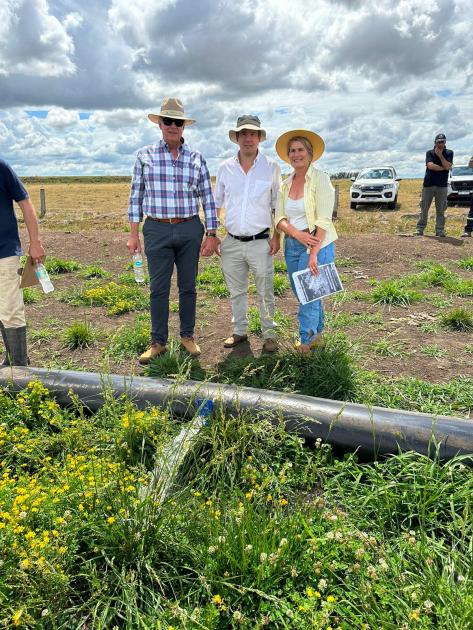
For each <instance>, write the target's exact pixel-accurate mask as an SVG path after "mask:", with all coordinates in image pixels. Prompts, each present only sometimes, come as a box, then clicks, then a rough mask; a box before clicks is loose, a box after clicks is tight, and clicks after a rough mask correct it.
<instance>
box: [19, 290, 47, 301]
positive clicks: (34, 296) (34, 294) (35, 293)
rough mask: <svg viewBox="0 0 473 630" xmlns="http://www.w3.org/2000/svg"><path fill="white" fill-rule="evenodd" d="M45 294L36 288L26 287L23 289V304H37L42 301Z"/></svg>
mask: <svg viewBox="0 0 473 630" xmlns="http://www.w3.org/2000/svg"><path fill="white" fill-rule="evenodd" d="M42 295H43V292H42V291H41V293H40V291H39V289H37V288H35V287H26V288H25V289H23V302H24V303H25V304H36V303H37V302H40V301H41V298H42Z"/></svg>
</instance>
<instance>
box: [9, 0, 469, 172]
mask: <svg viewBox="0 0 473 630" xmlns="http://www.w3.org/2000/svg"><path fill="white" fill-rule="evenodd" d="M84 7H86V8H84ZM472 33H473V12H472V6H471V0H429V2H425V0H398V1H397V2H395V3H393V2H392V0H239V1H238V2H235V0H159V1H156V2H151V1H149V2H141V3H140V2H130V0H88V2H87V3H84V2H83V1H82V0H81V1H80V2H79V0H0V104H1V110H0V156H1V157H3V158H4V159H6V160H7V161H9V162H10V163H11V164H12V165H13V166H14V168H15V169H16V170H17V172H18V173H19V174H21V175H61V174H63V175H64V174H69V175H82V174H91V175H92V174H95V175H102V174H103V175H108V174H110V175H112V174H129V173H130V172H131V169H132V165H133V162H134V156H135V153H136V151H137V149H138V148H139V147H141V146H143V145H145V144H148V143H151V142H154V141H155V139H156V138H157V137H158V135H159V128H158V127H156V126H155V125H153V124H152V123H150V122H149V121H148V120H147V117H146V114H147V113H148V112H156V111H159V107H160V103H161V100H162V98H163V97H164V96H166V95H174V96H179V97H181V98H182V99H183V101H184V105H185V108H186V114H187V115H189V116H192V117H193V118H196V119H197V124H196V125H194V126H193V127H192V128H190V129H189V130H188V131H187V132H186V139H187V140H188V141H189V143H190V144H191V145H192V146H194V147H195V148H198V149H199V150H200V151H202V153H203V154H204V155H205V157H206V158H207V161H208V164H209V167H210V170H211V172H212V173H214V172H215V171H216V168H217V165H218V163H219V161H220V160H222V159H224V158H226V157H228V156H230V155H231V154H232V153H233V152H234V150H235V145H233V144H232V143H231V142H230V140H229V139H228V129H229V128H230V127H232V126H234V123H235V121H236V118H237V116H238V115H239V114H242V113H253V114H258V115H259V116H260V118H261V120H262V122H263V124H264V126H265V127H266V128H267V130H268V140H267V142H266V143H265V144H264V145H263V149H264V150H265V151H266V152H267V153H269V154H270V155H273V156H274V155H275V154H274V141H275V139H276V137H277V136H278V134H279V133H281V132H283V131H285V130H288V129H291V128H295V127H303V128H308V129H312V130H314V131H317V132H318V133H320V134H321V135H322V136H323V137H324V139H325V141H326V145H327V149H326V152H325V154H324V156H323V157H322V158H321V160H320V166H321V167H322V168H324V169H325V170H327V171H329V172H331V173H335V172H337V171H340V170H359V169H360V168H361V167H363V166H368V165H370V164H375V163H384V164H392V165H394V166H395V167H396V168H397V170H398V172H399V174H401V175H404V176H420V175H421V174H422V173H423V163H424V156H425V151H426V150H427V149H429V148H431V146H432V143H433V138H434V136H435V134H436V133H438V132H439V131H443V132H445V133H446V134H447V138H448V146H449V147H450V148H452V149H454V151H455V154H456V163H457V164H459V163H461V162H464V160H465V158H467V157H469V156H470V155H472V154H473V36H472Z"/></svg>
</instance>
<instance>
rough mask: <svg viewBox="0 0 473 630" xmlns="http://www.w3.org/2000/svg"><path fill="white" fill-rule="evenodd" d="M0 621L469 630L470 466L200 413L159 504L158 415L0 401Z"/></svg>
mask: <svg viewBox="0 0 473 630" xmlns="http://www.w3.org/2000/svg"><path fill="white" fill-rule="evenodd" d="M0 410H1V423H0V455H1V458H2V462H1V468H2V474H1V477H0V550H1V557H2V562H1V567H0V622H1V623H2V625H3V626H4V627H7V628H13V627H25V628H41V629H45V630H46V629H52V628H53V629H69V628H77V629H81V630H86V629H89V628H94V629H95V630H109V629H112V628H126V629H127V630H134V629H136V628H143V630H144V629H148V628H153V629H157V630H177V629H178V628H179V629H183V630H187V629H189V630H194V629H195V630H203V629H204V630H226V629H230V628H233V629H236V628H246V629H248V630H255V629H258V630H264V629H265V628H271V629H278V630H279V629H281V630H282V629H285V630H314V629H325V630H329V629H332V630H335V629H336V630H367V629H368V628H372V629H374V628H376V629H378V628H382V629H383V630H399V629H400V628H404V629H417V628H422V629H432V630H434V629H439V628H440V629H444V630H452V629H455V630H465V629H468V628H471V627H472V619H473V597H472V587H473V579H472V577H473V575H472V565H471V548H472V545H473V521H472V518H471V495H472V492H473V471H472V469H471V468H468V467H466V466H465V465H464V462H462V460H461V459H457V460H453V461H451V462H450V463H448V464H446V465H439V463H438V462H436V461H431V460H429V459H427V458H424V457H421V456H417V455H415V454H412V453H407V454H404V455H397V456H394V457H392V458H390V459H389V460H387V461H384V462H377V463H376V464H374V465H373V464H362V463H359V462H358V461H357V459H356V457H355V456H347V457H345V458H343V459H340V458H336V457H334V456H333V454H332V452H331V449H330V447H329V446H328V445H326V444H324V443H322V442H320V441H317V442H316V444H315V446H314V448H312V449H307V448H306V447H305V446H304V445H303V443H302V442H301V441H300V440H299V439H298V438H296V437H294V436H291V435H288V434H286V433H285V432H284V430H283V429H282V427H275V426H273V425H272V424H270V423H269V422H268V419H267V418H266V417H264V416H262V415H260V416H257V415H255V414H254V413H253V414H247V415H238V416H236V417H225V416H222V414H221V413H219V412H218V410H216V412H215V414H214V415H213V417H212V418H211V419H210V422H209V424H208V425H206V426H204V428H203V429H202V430H201V432H200V433H199V435H198V437H197V438H195V439H194V440H193V442H192V447H191V450H190V451H189V453H188V455H187V457H186V458H185V459H184V463H183V465H182V467H181V468H180V469H179V470H178V471H172V474H173V476H174V473H178V474H177V476H175V477H173V479H174V481H173V484H172V490H171V493H170V494H168V495H167V496H166V499H165V500H162V499H161V498H160V497H161V496H162V494H161V492H160V489H161V487H162V485H163V483H164V479H163V478H159V479H158V483H157V485H155V486H153V488H152V490H146V488H147V487H148V484H149V482H150V479H151V470H152V468H153V464H154V463H155V454H156V456H157V457H158V459H159V457H160V456H161V455H162V454H163V453H164V448H165V444H166V443H169V441H170V439H171V438H172V436H173V435H174V434H175V432H176V428H175V427H176V425H175V422H174V419H173V418H172V417H171V416H170V415H169V413H168V412H166V411H162V410H159V409H156V408H149V409H148V410H146V411H139V410H137V409H136V408H135V407H134V406H133V404H132V403H131V402H130V401H127V400H120V401H116V400H113V398H112V397H109V400H108V402H107V403H106V404H105V405H104V406H103V407H102V408H101V410H100V411H99V412H98V413H97V414H96V415H95V416H93V417H88V416H87V415H86V414H85V413H84V410H83V409H82V407H81V405H80V404H79V403H76V404H74V405H73V406H72V407H71V408H70V409H68V410H64V409H60V408H59V407H58V406H57V404H56V403H55V401H54V399H53V398H52V397H51V395H50V394H49V393H48V392H47V391H46V390H45V389H44V388H43V387H42V386H41V385H40V384H38V383H31V384H30V385H29V386H28V388H27V389H26V390H24V391H23V392H20V393H19V394H18V395H16V396H14V397H12V396H10V395H8V394H6V393H4V392H1V391H0Z"/></svg>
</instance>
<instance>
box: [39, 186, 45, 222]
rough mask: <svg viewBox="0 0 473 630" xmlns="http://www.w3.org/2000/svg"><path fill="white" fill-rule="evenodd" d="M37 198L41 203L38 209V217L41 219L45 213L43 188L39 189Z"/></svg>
mask: <svg viewBox="0 0 473 630" xmlns="http://www.w3.org/2000/svg"><path fill="white" fill-rule="evenodd" d="M39 199H40V204H41V209H40V211H39V218H40V219H42V218H43V217H44V215H45V214H46V191H45V190H44V188H40V189H39Z"/></svg>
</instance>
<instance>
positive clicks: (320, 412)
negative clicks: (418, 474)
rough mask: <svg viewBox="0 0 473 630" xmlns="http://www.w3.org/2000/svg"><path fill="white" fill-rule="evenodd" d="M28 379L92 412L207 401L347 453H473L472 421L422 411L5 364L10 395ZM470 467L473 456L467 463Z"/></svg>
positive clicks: (191, 407)
mask: <svg viewBox="0 0 473 630" xmlns="http://www.w3.org/2000/svg"><path fill="white" fill-rule="evenodd" d="M31 380H39V381H41V382H42V383H43V384H44V386H45V387H47V389H49V390H50V391H51V393H52V394H53V395H54V396H55V398H56V400H57V402H58V403H59V404H60V405H61V406H67V405H68V404H70V403H71V397H70V392H73V393H74V394H75V396H77V397H78V398H79V400H80V401H81V402H82V404H83V405H85V406H86V407H87V408H88V409H89V410H90V411H91V412H95V411H97V410H98V409H99V408H100V407H101V405H102V404H103V402H104V400H105V399H106V397H107V394H106V391H107V390H108V392H109V394H108V395H109V396H110V395H113V396H114V397H115V398H119V397H120V396H122V395H123V394H126V395H127V396H128V397H129V398H130V399H131V400H133V402H134V403H135V404H136V405H137V406H138V407H139V408H145V407H146V406H147V405H148V404H151V405H154V406H157V407H161V408H166V407H169V408H170V409H171V411H172V412H173V414H175V415H177V416H181V417H187V418H190V417H193V416H194V415H195V412H196V409H197V402H196V401H197V399H202V398H203V399H207V398H210V399H212V400H213V401H214V404H216V405H217V406H218V405H221V406H222V410H223V411H224V412H225V413H229V414H234V413H238V412H239V411H246V412H251V413H254V414H255V417H256V416H258V414H261V413H262V412H264V413H265V414H267V415H268V417H270V418H274V419H275V421H278V420H279V419H280V418H283V419H284V421H285V426H286V429H287V430H288V431H289V432H296V433H298V434H299V435H300V436H302V437H305V438H308V439H311V440H314V439H317V438H321V439H322V440H324V441H327V442H329V443H330V444H332V445H333V446H334V447H335V448H337V449H341V450H343V451H354V450H357V451H358V452H359V453H360V454H361V455H363V456H365V457H366V456H367V457H370V458H373V457H377V456H381V455H388V454H394V453H398V452H399V451H416V452H418V453H421V454H423V455H434V454H435V448H436V445H437V447H438V452H439V456H440V458H441V459H442V460H448V459H451V458H452V457H455V456H456V455H473V423H472V421H468V420H467V419H462V418H454V417H449V416H433V415H430V414H425V413H416V412H412V411H402V410H398V409H385V408H383V407H367V406H365V405H359V404H355V403H345V402H340V401H336V400H327V399H325V398H312V397H310V396H301V395H298V394H285V393H282V392H276V391H269V390H264V389H254V388H250V387H235V386H232V385H223V384H220V383H202V382H198V381H185V382H182V383H177V382H176V381H173V380H169V379H156V378H143V377H132V376H118V375H113V374H110V375H100V374H97V373H94V372H73V371H67V370H46V369H39V368H26V367H25V368H23V367H14V368H12V367H0V386H3V387H7V388H9V389H10V390H12V391H19V390H21V389H23V388H25V387H26V386H27V385H28V383H29V382H30V381H31ZM465 463H466V464H469V465H473V458H472V459H470V458H465Z"/></svg>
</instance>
